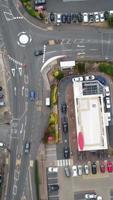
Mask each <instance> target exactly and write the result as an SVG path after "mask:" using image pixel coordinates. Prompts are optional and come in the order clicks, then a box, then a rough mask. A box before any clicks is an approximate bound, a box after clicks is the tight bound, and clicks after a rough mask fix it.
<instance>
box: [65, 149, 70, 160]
mask: <svg viewBox="0 0 113 200" xmlns="http://www.w3.org/2000/svg"><path fill="white" fill-rule="evenodd" d="M69 157H70V150H69V147H64V158H65V159H68V158H69Z"/></svg>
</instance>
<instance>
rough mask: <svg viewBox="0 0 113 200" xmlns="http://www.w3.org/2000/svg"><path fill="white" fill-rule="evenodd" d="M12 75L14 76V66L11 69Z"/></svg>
mask: <svg viewBox="0 0 113 200" xmlns="http://www.w3.org/2000/svg"><path fill="white" fill-rule="evenodd" d="M11 72H12V75H13V76H14V77H15V68H12V69H11Z"/></svg>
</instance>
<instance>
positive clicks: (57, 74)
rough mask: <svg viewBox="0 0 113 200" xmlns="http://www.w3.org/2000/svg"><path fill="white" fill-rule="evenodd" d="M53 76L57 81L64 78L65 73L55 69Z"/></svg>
mask: <svg viewBox="0 0 113 200" xmlns="http://www.w3.org/2000/svg"><path fill="white" fill-rule="evenodd" d="M53 76H54V77H55V78H56V79H57V80H61V79H62V78H63V77H64V73H63V72H62V71H61V70H59V69H55V70H54V71H53Z"/></svg>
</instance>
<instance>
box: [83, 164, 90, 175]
mask: <svg viewBox="0 0 113 200" xmlns="http://www.w3.org/2000/svg"><path fill="white" fill-rule="evenodd" d="M84 173H85V174H86V175H88V174H89V167H88V165H84Z"/></svg>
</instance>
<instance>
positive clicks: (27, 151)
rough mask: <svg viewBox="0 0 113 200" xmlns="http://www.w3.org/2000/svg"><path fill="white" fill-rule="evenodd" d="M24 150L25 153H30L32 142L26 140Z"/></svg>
mask: <svg viewBox="0 0 113 200" xmlns="http://www.w3.org/2000/svg"><path fill="white" fill-rule="evenodd" d="M24 152H25V153H29V152H30V142H25V146H24Z"/></svg>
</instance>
